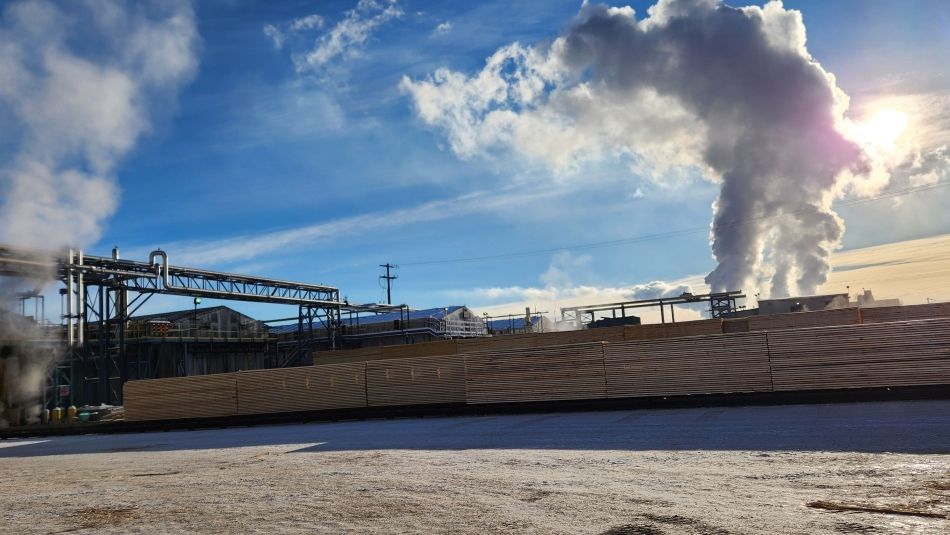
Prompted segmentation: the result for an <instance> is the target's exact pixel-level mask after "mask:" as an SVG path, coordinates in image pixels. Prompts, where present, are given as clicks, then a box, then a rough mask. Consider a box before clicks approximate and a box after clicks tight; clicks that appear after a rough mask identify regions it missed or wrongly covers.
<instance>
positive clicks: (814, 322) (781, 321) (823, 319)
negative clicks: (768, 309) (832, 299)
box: [746, 308, 861, 331]
mask: <svg viewBox="0 0 950 535" xmlns="http://www.w3.org/2000/svg"><path fill="white" fill-rule="evenodd" d="M746 319H747V320H748V322H749V330H750V331H772V330H776V329H797V328H801V327H822V326H827V325H857V324H858V323H861V314H860V312H859V311H858V309H857V308H834V309H830V310H815V311H813V312H791V313H788V314H769V315H765V316H749V317H748V318H746Z"/></svg>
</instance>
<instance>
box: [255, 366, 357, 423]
mask: <svg viewBox="0 0 950 535" xmlns="http://www.w3.org/2000/svg"><path fill="white" fill-rule="evenodd" d="M237 392H238V412H239V413H240V414H269V413H278V412H297V411H315V410H325V409H349V408H358V407H366V364H365V363H362V362H358V363H345V364H327V365H323V366H301V367H297V368H280V369H270V370H253V371H247V372H240V373H238V374H237Z"/></svg>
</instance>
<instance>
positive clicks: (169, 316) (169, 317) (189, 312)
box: [129, 305, 257, 322]
mask: <svg viewBox="0 0 950 535" xmlns="http://www.w3.org/2000/svg"><path fill="white" fill-rule="evenodd" d="M218 310H228V311H230V312H234V313H235V314H240V315H241V316H244V317H245V318H247V319H251V320H253V319H254V318H252V317H250V316H248V315H247V314H241V313H240V312H238V311H237V310H234V309H233V308H231V307H229V306H225V305H217V306H213V307H205V308H199V309H198V312H197V313H198V315H202V314H206V313H208V312H215V311H218ZM194 315H195V309H194V308H188V309H185V310H172V311H170V312H158V313H155V314H143V315H141V316H132V317H131V318H129V319H130V320H132V321H149V320H166V321H172V322H174V321H178V320H183V319H191V318H192V317H193V316H194ZM255 321H257V320H255Z"/></svg>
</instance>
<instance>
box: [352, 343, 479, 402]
mask: <svg viewBox="0 0 950 535" xmlns="http://www.w3.org/2000/svg"><path fill="white" fill-rule="evenodd" d="M366 390H367V397H368V399H367V401H368V403H369V406H371V407H384V406H399V405H426V404H436V403H465V363H464V360H463V358H462V356H461V355H443V356H438V357H416V358H409V359H388V360H380V361H374V362H367V363H366Z"/></svg>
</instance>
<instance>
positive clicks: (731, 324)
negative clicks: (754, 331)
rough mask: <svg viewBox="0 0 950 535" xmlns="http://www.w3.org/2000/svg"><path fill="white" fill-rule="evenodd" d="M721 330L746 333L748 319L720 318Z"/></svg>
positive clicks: (726, 332) (729, 332) (728, 332)
mask: <svg viewBox="0 0 950 535" xmlns="http://www.w3.org/2000/svg"><path fill="white" fill-rule="evenodd" d="M722 332H723V333H724V334H731V333H747V332H749V319H748V318H736V319H726V320H722Z"/></svg>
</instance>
